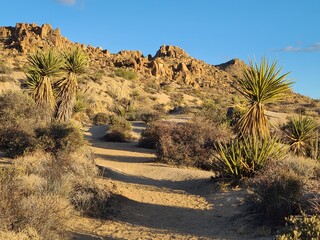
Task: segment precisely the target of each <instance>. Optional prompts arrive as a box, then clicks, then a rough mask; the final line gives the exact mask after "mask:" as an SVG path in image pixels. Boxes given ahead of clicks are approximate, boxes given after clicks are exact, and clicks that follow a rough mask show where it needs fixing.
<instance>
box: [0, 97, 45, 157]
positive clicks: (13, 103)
mask: <svg viewBox="0 0 320 240" xmlns="http://www.w3.org/2000/svg"><path fill="white" fill-rule="evenodd" d="M43 124H44V123H43ZM41 125H42V119H41V109H39V108H37V107H36V105H35V103H34V101H33V100H32V99H31V98H30V97H29V96H28V95H26V94H23V93H19V92H6V93H4V94H2V95H0V148H1V149H2V150H3V151H4V152H5V153H6V155H7V156H9V157H16V156H18V155H21V154H24V153H25V152H27V151H30V150H33V149H34V148H35V144H36V139H35V135H34V128H35V127H38V126H41Z"/></svg>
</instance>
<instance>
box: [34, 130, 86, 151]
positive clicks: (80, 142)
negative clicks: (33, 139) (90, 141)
mask: <svg viewBox="0 0 320 240" xmlns="http://www.w3.org/2000/svg"><path fill="white" fill-rule="evenodd" d="M36 136H37V138H38V144H39V146H40V147H41V148H42V149H43V150H45V151H46V152H50V153H52V154H63V155H69V154H71V153H73V152H75V151H77V150H79V149H80V148H81V147H83V146H84V145H85V144H86V141H85V140H84V138H83V134H82V133H81V131H80V129H78V128H76V127H73V126H71V125H68V124H52V125H51V126H49V127H48V128H38V129H36Z"/></svg>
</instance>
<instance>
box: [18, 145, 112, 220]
mask: <svg viewBox="0 0 320 240" xmlns="http://www.w3.org/2000/svg"><path fill="white" fill-rule="evenodd" d="M90 155H91V154H90V152H87V151H83V152H77V153H72V154H70V155H69V156H67V157H65V156H62V157H61V156H59V157H53V156H51V155H50V154H48V153H47V154H43V153H41V152H40V153H37V154H34V155H33V156H24V157H21V158H18V159H16V160H15V166H16V168H17V169H19V171H20V172H22V173H23V174H24V175H23V177H19V179H20V185H21V187H23V189H24V190H25V191H27V192H28V193H38V194H39V193H41V194H45V195H46V194H49V195H52V194H53V195H57V196H60V197H62V198H63V199H67V200H68V201H70V203H71V204H72V205H73V206H74V207H75V209H76V210H78V211H79V212H80V213H81V214H83V215H87V216H93V217H102V216H104V217H105V216H106V211H107V208H108V199H109V197H110V188H109V187H108V186H106V185H105V184H104V183H99V182H97V179H96V177H97V176H98V174H99V170H98V168H97V167H96V165H95V162H94V161H93V159H92V158H91V157H90Z"/></svg>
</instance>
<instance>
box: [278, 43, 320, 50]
mask: <svg viewBox="0 0 320 240" xmlns="http://www.w3.org/2000/svg"><path fill="white" fill-rule="evenodd" d="M279 51H280V52H318V51H320V42H316V43H314V44H311V45H310V46H307V47H301V46H298V47H294V46H287V47H285V48H282V49H280V50H279Z"/></svg>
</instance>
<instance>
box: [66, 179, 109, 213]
mask: <svg viewBox="0 0 320 240" xmlns="http://www.w3.org/2000/svg"><path fill="white" fill-rule="evenodd" d="M109 198H110V190H109V188H108V187H107V186H105V185H101V184H98V183H96V181H92V179H90V180H89V181H81V182H80V181H77V182H76V183H75V184H74V186H73V191H72V193H71V203H72V204H73V206H74V207H75V208H76V209H77V210H79V211H80V212H81V213H82V214H84V215H87V216H90V217H99V218H105V217H106V215H107V209H108V206H109V204H108V200H109Z"/></svg>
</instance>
